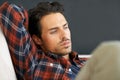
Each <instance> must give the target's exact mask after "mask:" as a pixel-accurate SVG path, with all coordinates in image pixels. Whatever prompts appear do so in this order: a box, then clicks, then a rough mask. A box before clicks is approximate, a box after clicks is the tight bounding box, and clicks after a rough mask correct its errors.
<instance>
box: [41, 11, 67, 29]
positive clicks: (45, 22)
mask: <svg viewBox="0 0 120 80" xmlns="http://www.w3.org/2000/svg"><path fill="white" fill-rule="evenodd" d="M65 23H67V21H66V19H65V17H64V15H63V14H61V13H51V14H48V15H45V16H43V17H42V19H41V21H40V24H41V26H42V28H51V27H56V26H61V25H63V24H65Z"/></svg>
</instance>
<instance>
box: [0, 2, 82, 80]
mask: <svg viewBox="0 0 120 80" xmlns="http://www.w3.org/2000/svg"><path fill="white" fill-rule="evenodd" d="M63 11H64V10H63V7H62V5H61V4H59V3H58V2H53V3H49V2H41V3H39V4H38V5H37V6H36V7H34V8H33V9H30V11H29V27H28V26H27V23H28V18H27V12H26V10H25V9H23V8H22V7H20V6H16V5H14V4H9V3H4V4H3V5H2V6H1V8H0V25H1V28H2V30H3V33H4V34H5V37H6V40H7V43H8V47H9V49H10V52H11V57H12V60H13V64H14V68H15V71H16V75H17V78H18V80H74V78H75V76H76V75H77V73H78V71H79V70H80V68H81V67H82V66H83V62H84V61H83V60H81V59H79V58H78V54H77V53H76V52H73V51H72V47H71V44H72V43H71V34H70V30H69V27H68V22H67V20H66V19H65V17H64V15H63ZM26 29H28V31H29V33H30V35H29V33H28V32H27V30H26ZM31 37H32V38H31Z"/></svg>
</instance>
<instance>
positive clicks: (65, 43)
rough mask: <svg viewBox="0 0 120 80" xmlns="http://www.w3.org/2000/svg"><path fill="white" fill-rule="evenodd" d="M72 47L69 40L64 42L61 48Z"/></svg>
mask: <svg viewBox="0 0 120 80" xmlns="http://www.w3.org/2000/svg"><path fill="white" fill-rule="evenodd" d="M70 45H71V42H70V41H69V40H67V41H63V42H62V45H61V46H65V47H68V46H70Z"/></svg>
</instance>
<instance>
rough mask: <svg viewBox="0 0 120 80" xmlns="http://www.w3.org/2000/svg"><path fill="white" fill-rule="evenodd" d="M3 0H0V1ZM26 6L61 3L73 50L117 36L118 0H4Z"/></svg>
mask: <svg viewBox="0 0 120 80" xmlns="http://www.w3.org/2000/svg"><path fill="white" fill-rule="evenodd" d="M5 1H6V0H0V5H1V4H2V3H3V2H5ZM7 1H8V2H11V3H14V4H17V5H21V6H23V7H24V8H26V9H27V10H29V9H30V8H32V7H34V6H35V5H36V4H38V3H39V2H41V1H50V2H52V1H58V2H60V3H62V4H63V5H64V8H65V16H66V19H67V20H68V22H69V27H70V29H71V33H72V42H73V43H72V44H73V50H74V51H77V52H79V53H80V54H90V53H91V51H93V50H94V48H95V47H96V46H97V45H98V44H99V43H101V42H103V41H109V40H119V39H120V0H7Z"/></svg>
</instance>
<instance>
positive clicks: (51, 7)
mask: <svg viewBox="0 0 120 80" xmlns="http://www.w3.org/2000/svg"><path fill="white" fill-rule="evenodd" d="M28 12H29V27H28V31H29V33H30V35H31V36H32V35H33V34H34V35H36V36H38V37H39V38H41V34H42V32H41V25H40V24H39V21H40V20H41V18H42V17H43V16H45V15H48V14H50V13H57V12H60V13H62V14H63V12H64V9H63V6H62V5H61V4H60V3H58V2H52V3H51V2H40V3H38V5H37V6H35V7H34V8H32V9H30V10H29V11H28ZM48 21H49V20H48Z"/></svg>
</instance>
